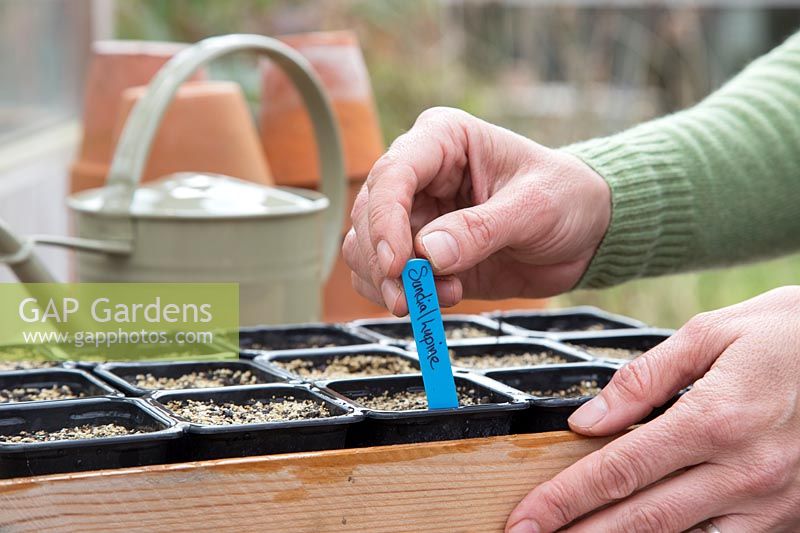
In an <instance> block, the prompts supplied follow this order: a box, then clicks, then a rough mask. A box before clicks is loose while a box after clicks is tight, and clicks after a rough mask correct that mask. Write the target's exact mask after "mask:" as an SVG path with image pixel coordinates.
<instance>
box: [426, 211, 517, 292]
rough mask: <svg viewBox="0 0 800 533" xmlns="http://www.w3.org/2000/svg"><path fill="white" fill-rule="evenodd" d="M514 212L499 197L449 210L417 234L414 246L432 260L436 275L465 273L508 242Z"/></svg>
mask: <svg viewBox="0 0 800 533" xmlns="http://www.w3.org/2000/svg"><path fill="white" fill-rule="evenodd" d="M504 211H505V214H504ZM511 213H513V210H511V209H509V208H508V206H505V205H504V204H503V203H501V202H500V201H498V200H497V199H496V197H493V198H490V199H489V200H488V201H487V202H486V203H483V204H480V205H476V206H474V207H469V208H466V209H459V210H458V211H453V212H450V213H447V214H445V215H442V216H440V217H439V218H437V219H435V220H433V221H432V222H430V223H429V224H428V225H426V226H425V227H423V228H422V229H421V230H420V231H419V233H417V236H416V237H415V239H414V248H415V249H416V251H417V252H418V254H419V255H420V256H423V257H426V258H427V259H428V260H429V261H430V262H431V264H432V265H433V269H434V271H435V272H436V275H437V276H442V275H446V274H457V273H459V272H463V271H464V270H467V269H469V268H471V267H473V266H475V265H476V264H478V263H480V262H481V261H483V260H484V259H486V258H487V257H489V256H490V255H492V254H493V253H495V252H496V251H497V250H499V249H501V248H504V247H505V246H507V245H508V239H509V235H510V234H511V230H512V228H511V226H512V220H513V218H514V217H513V216H512V215H511Z"/></svg>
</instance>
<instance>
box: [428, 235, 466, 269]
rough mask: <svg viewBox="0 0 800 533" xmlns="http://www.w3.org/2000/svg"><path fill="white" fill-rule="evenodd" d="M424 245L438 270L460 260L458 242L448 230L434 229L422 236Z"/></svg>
mask: <svg viewBox="0 0 800 533" xmlns="http://www.w3.org/2000/svg"><path fill="white" fill-rule="evenodd" d="M422 246H424V247H425V251H426V252H427V254H428V259H429V260H430V261H431V263H433V267H434V268H435V269H436V270H444V269H445V268H448V267H450V266H452V265H454V264H455V262H456V261H458V256H459V251H458V243H457V242H456V240H455V239H454V238H453V236H452V235H450V234H449V233H447V232H446V231H434V232H432V233H428V234H427V235H425V236H424V237H422Z"/></svg>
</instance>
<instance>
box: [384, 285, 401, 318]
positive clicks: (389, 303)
mask: <svg viewBox="0 0 800 533" xmlns="http://www.w3.org/2000/svg"><path fill="white" fill-rule="evenodd" d="M381 296H383V303H384V304H385V305H386V308H387V309H389V311H392V310H394V306H395V304H397V298H398V297H399V296H400V287H398V286H397V283H395V282H394V281H392V280H389V279H385V280H383V283H381Z"/></svg>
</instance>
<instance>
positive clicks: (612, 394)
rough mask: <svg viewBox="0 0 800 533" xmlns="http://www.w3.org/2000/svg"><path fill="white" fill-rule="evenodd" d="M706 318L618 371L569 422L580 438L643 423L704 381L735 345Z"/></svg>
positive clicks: (700, 317) (732, 337) (691, 323)
mask: <svg viewBox="0 0 800 533" xmlns="http://www.w3.org/2000/svg"><path fill="white" fill-rule="evenodd" d="M713 322H714V321H713V320H712V321H709V320H708V319H707V317H706V316H704V315H698V317H695V318H693V319H692V320H690V321H689V322H688V323H687V324H686V325H685V326H684V327H683V328H681V329H680V330H678V331H677V332H676V333H675V334H674V335H672V336H671V337H670V338H669V339H667V340H665V341H664V342H662V343H661V344H659V345H658V346H656V347H655V348H653V349H652V350H650V351H648V352H647V353H645V354H643V355H641V356H639V357H637V358H636V359H634V360H633V361H631V362H630V363H628V364H626V365H625V366H623V367H622V368H620V369H619V370H618V371H617V372H616V374H614V377H613V378H611V381H609V383H608V385H606V386H605V387H604V388H603V390H602V391H600V394H598V395H597V396H596V397H595V398H593V399H591V400H589V401H588V402H586V403H585V404H583V405H582V406H581V407H580V408H578V410H576V411H575V412H574V413H572V416H570V417H569V420H568V422H569V425H570V428H571V429H572V430H573V431H575V432H577V433H582V434H584V435H613V434H615V433H618V432H620V431H622V430H623V429H625V428H627V427H629V426H631V425H632V424H635V423H637V422H639V421H640V420H642V419H643V418H644V417H645V416H647V415H648V414H649V413H650V411H652V410H653V409H654V408H656V407H660V406H661V405H663V404H665V403H667V401H668V400H669V399H670V398H672V397H673V396H675V394H677V393H678V391H680V390H681V389H683V388H684V387H687V386H688V385H690V384H692V383H693V382H694V381H695V380H697V379H698V378H700V377H702V376H703V375H704V374H705V373H706V372H707V371H708V369H709V368H710V367H711V365H712V364H714V361H716V360H717V358H718V357H719V356H720V354H721V353H722V352H724V351H725V349H726V348H727V347H728V346H729V345H730V344H731V343H733V341H734V340H735V335H734V334H733V333H732V332H730V331H724V328H720V329H719V330H718V329H716V328H714V326H713Z"/></svg>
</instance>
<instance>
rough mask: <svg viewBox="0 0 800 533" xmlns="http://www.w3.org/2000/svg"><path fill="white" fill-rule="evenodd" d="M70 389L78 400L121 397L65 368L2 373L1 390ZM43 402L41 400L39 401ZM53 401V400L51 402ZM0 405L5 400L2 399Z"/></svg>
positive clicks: (85, 376) (80, 373)
mask: <svg viewBox="0 0 800 533" xmlns="http://www.w3.org/2000/svg"><path fill="white" fill-rule="evenodd" d="M62 386H66V387H69V389H70V391H71V392H72V393H74V394H75V396H76V397H78V398H86V397H92V396H121V394H120V392H119V391H117V390H116V389H113V388H111V387H109V386H108V385H106V384H105V383H103V382H102V381H100V380H99V379H97V378H95V377H94V376H91V375H89V374H87V373H86V372H83V371H82V370H74V369H65V368H52V369H50V368H44V369H37V370H15V371H13V372H0V390H12V389H20V388H25V389H28V388H31V389H50V388H53V387H62ZM39 401H41V400H39ZM49 401H53V400H49ZM0 403H4V402H3V398H2V397H0Z"/></svg>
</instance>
